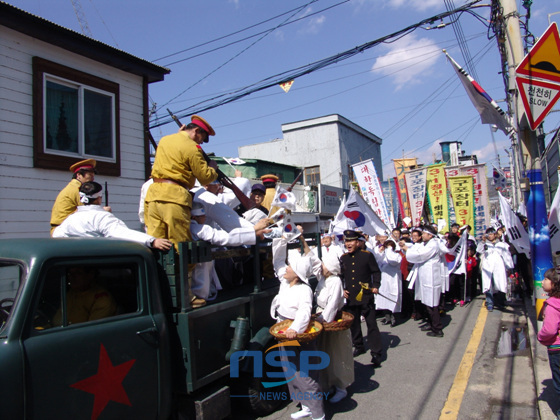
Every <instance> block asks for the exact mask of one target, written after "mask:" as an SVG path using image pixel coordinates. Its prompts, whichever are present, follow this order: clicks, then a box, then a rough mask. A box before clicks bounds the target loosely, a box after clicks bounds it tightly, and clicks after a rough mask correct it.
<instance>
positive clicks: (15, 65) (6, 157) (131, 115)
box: [0, 26, 144, 238]
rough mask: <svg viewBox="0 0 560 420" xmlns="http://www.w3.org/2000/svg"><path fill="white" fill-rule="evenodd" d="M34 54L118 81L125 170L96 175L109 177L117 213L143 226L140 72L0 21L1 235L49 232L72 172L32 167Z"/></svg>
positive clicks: (130, 223)
mask: <svg viewBox="0 0 560 420" xmlns="http://www.w3.org/2000/svg"><path fill="white" fill-rule="evenodd" d="M33 56H39V57H42V58H45V59H47V60H50V61H53V62H56V63H59V64H62V65H65V66H68V67H72V68H74V69H76V70H80V71H83V72H87V73H90V74H93V75H95V76H98V77H102V78H104V79H107V80H111V81H113V82H115V83H118V84H119V85H120V142H121V176H120V177H118V178H117V177H107V176H103V174H98V175H97V176H96V178H95V180H96V181H97V182H99V183H101V184H102V185H104V183H105V181H107V182H108V184H109V199H110V203H109V204H110V205H111V207H112V208H113V213H114V214H115V215H116V216H117V217H119V218H121V219H123V220H124V221H125V223H127V225H128V226H129V227H130V228H134V229H139V228H140V223H139V221H138V217H137V211H138V201H139V196H140V186H141V185H142V183H143V182H144V146H143V145H144V140H143V130H142V126H143V124H142V112H143V109H142V101H143V98H142V79H141V77H139V76H135V75H132V74H130V73H127V72H124V71H121V70H118V69H115V68H113V67H110V66H107V65H104V64H100V63H97V62H95V61H93V60H90V59H87V58H84V57H82V56H78V55H75V54H72V53H69V52H67V51H66V50H64V49H61V48H58V47H56V46H53V45H50V44H48V43H46V42H43V41H40V40H37V39H34V38H31V37H29V36H26V35H23V34H21V33H19V32H15V31H12V30H10V29H7V28H5V27H2V26H0V62H1V63H2V65H0V150H1V153H0V179H1V182H0V238H14V237H45V236H48V234H49V230H50V225H49V220H50V216H51V208H52V205H53V203H54V200H55V198H56V196H57V194H58V193H59V191H60V190H61V189H62V188H64V186H65V185H66V184H67V183H68V182H69V181H70V179H71V176H72V175H71V173H70V172H69V171H68V168H61V169H62V170H60V171H58V170H46V169H39V168H33V126H32V66H31V59H32V57H33ZM76 160H79V159H76Z"/></svg>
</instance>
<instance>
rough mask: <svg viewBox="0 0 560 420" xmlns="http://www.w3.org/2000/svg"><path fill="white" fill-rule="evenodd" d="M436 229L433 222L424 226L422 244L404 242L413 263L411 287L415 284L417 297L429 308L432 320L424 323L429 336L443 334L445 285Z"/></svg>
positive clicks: (441, 335) (424, 329) (408, 257)
mask: <svg viewBox="0 0 560 420" xmlns="http://www.w3.org/2000/svg"><path fill="white" fill-rule="evenodd" d="M435 236H437V231H436V230H435V229H434V228H433V227H432V226H425V227H424V228H423V230H422V244H421V245H420V244H417V245H414V246H411V247H409V246H408V245H406V244H404V243H403V244H402V249H403V250H404V251H405V252H406V259H407V260H408V262H411V263H414V267H413V268H412V271H411V273H410V274H409V278H410V283H411V285H409V287H410V288H412V287H414V290H415V299H416V300H420V301H421V302H422V303H423V304H424V305H425V306H426V309H427V311H428V316H429V323H428V325H426V326H424V327H422V331H427V335H428V336H430V337H443V331H442V330H443V325H442V323H441V318H440V314H439V308H438V305H439V299H440V295H441V288H442V264H441V256H440V246H439V243H438V241H437V240H434V237H435Z"/></svg>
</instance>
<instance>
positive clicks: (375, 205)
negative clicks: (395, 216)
mask: <svg viewBox="0 0 560 420" xmlns="http://www.w3.org/2000/svg"><path fill="white" fill-rule="evenodd" d="M352 169H353V170H354V177H355V178H356V181H357V182H358V185H359V186H360V192H361V193H362V197H363V198H364V200H365V201H366V203H368V204H369V206H370V207H371V208H372V209H373V211H374V212H375V214H377V215H378V216H379V218H380V219H381V220H382V221H383V223H385V224H386V225H387V226H390V227H391V229H392V228H394V227H395V225H394V223H392V220H391V218H390V217H389V212H388V211H387V205H386V204H385V198H384V197H383V191H382V189H381V184H380V183H379V178H377V172H376V170H375V166H374V165H373V159H370V160H366V161H363V162H360V163H357V164H355V165H352Z"/></svg>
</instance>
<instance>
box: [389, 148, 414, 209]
mask: <svg viewBox="0 0 560 420" xmlns="http://www.w3.org/2000/svg"><path fill="white" fill-rule="evenodd" d="M393 163H394V164H395V173H396V174H397V184H398V187H399V191H398V194H399V206H400V207H401V216H402V217H406V216H408V217H412V214H411V212H410V203H409V202H408V194H407V188H406V180H405V179H404V173H405V172H408V171H409V170H411V169H416V166H417V163H416V158H411V159H393Z"/></svg>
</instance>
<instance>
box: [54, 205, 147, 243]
mask: <svg viewBox="0 0 560 420" xmlns="http://www.w3.org/2000/svg"><path fill="white" fill-rule="evenodd" d="M52 236H53V238H70V237H85V238H119V239H126V240H129V241H133V242H138V243H141V244H144V245H146V246H150V245H151V243H152V241H153V240H154V239H155V238H154V237H153V236H150V235H147V234H145V233H143V232H139V231H137V230H132V229H129V228H128V227H127V226H126V224H125V223H124V222H123V221H122V220H121V219H119V218H118V217H116V216H115V215H114V214H113V213H111V212H108V211H106V210H103V207H101V206H98V205H95V204H91V205H87V206H79V207H78V211H76V212H75V213H72V214H71V215H70V216H68V217H67V218H66V219H65V220H64V221H63V222H62V224H60V226H58V227H57V228H56V229H55V230H54V232H53V235H52Z"/></svg>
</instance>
